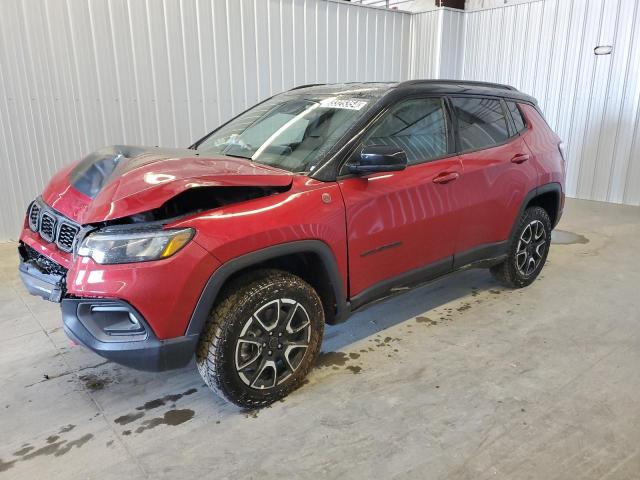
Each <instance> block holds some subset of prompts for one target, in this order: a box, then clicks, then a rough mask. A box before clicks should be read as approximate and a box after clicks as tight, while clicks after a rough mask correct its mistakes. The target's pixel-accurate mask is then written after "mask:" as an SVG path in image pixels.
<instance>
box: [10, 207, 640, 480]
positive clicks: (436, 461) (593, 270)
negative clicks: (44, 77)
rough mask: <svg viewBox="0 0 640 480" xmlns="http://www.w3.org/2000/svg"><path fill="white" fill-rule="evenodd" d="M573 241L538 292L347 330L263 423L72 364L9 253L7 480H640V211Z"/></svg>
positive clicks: (570, 217) (456, 304)
mask: <svg viewBox="0 0 640 480" xmlns="http://www.w3.org/2000/svg"><path fill="white" fill-rule="evenodd" d="M559 229H560V230H562V231H565V232H569V233H564V234H561V235H557V236H556V237H555V245H554V246H553V247H552V250H551V254H550V256H549V260H548V262H547V265H546V267H545V270H544V271H543V273H542V276H541V278H540V279H539V280H538V281H536V282H535V283H534V284H533V285H532V286H530V287H529V288H526V289H524V290H518V291H511V290H505V289H503V288H502V287H500V286H498V285H497V284H496V283H495V282H494V281H493V280H492V279H491V277H490V276H489V274H488V272H486V271H484V270H469V271H465V272H461V273H458V274H455V275H453V276H450V277H448V278H446V279H442V280H440V281H438V282H435V283H432V284H431V285H427V286H425V287H422V288H420V289H417V290H413V291H411V292H409V293H406V294H404V295H402V296H400V297H397V298H395V299H391V300H388V301H386V302H383V303H381V304H378V305H376V306H374V307H372V308H370V309H368V310H366V311H363V312H362V313H359V314H358V315H356V316H355V317H353V318H352V319H351V320H350V321H349V322H347V323H346V324H343V325H340V326H338V327H329V328H328V329H327V331H326V340H325V343H324V345H323V350H324V351H325V352H326V353H324V354H323V356H322V358H321V360H320V364H319V366H318V368H317V369H316V370H315V371H314V372H313V373H312V374H311V376H310V378H309V383H308V384H307V385H305V386H304V387H303V388H302V389H300V390H298V391H297V392H295V393H293V394H292V395H291V396H289V397H288V398H287V399H286V400H285V401H283V402H279V403H277V404H275V405H273V406H272V407H271V408H267V409H264V410H261V411H259V412H246V411H241V410H239V409H237V408H235V407H233V406H230V405H227V404H225V403H224V402H223V401H221V400H219V399H218V398H217V397H216V396H215V395H213V394H212V393H211V392H210V391H208V390H207V388H205V387H204V385H203V382H202V381H201V380H200V378H199V376H198V374H197V373H196V371H195V368H194V367H193V368H187V369H184V370H181V371H177V372H169V373H163V374H150V373H140V372H136V371H133V370H128V369H126V368H122V367H119V366H117V365H114V364H112V363H105V362H104V361H103V360H102V359H101V358H100V357H98V356H96V355H94V354H92V353H89V352H87V351H85V350H84V349H82V348H81V347H75V346H71V344H70V342H69V341H68V340H67V339H66V337H65V335H64V332H63V331H62V329H61V327H60V315H59V312H58V308H57V306H55V305H53V304H49V303H47V302H45V301H42V300H39V299H37V298H34V297H29V296H28V295H27V294H26V293H25V291H24V290H23V288H22V286H21V285H20V282H19V280H18V278H17V275H16V265H17V259H16V253H15V244H1V245H0V275H1V278H2V279H3V280H2V284H1V285H0V302H1V305H0V328H1V329H2V339H0V392H1V396H0V402H1V403H0V479H2V478H25V479H26V478H29V479H31V478H65V479H67V478H100V479H101V480H102V479H108V478H145V477H152V478H161V477H169V476H172V477H173V476H175V477H180V478H200V477H201V476H203V475H204V476H211V477H212V478H234V479H240V478H297V479H300V478H320V477H321V478H363V479H364V478H366V479H368V478H373V477H375V478H394V477H402V478H448V479H449V478H451V479H474V480H475V479H484V478H496V477H497V478H509V479H515V478H518V479H524V478H531V479H554V478H559V479H569V478H571V479H573V478H607V479H637V478H640V368H639V366H640V254H639V253H638V249H637V245H638V239H639V238H640V208H634V207H622V206H613V205H608V204H603V203H595V202H586V201H571V200H569V201H568V202H567V207H566V211H565V216H564V218H563V219H562V222H561V224H560V226H559ZM574 234H575V235H574ZM580 235H583V236H584V237H580ZM584 242H587V243H584Z"/></svg>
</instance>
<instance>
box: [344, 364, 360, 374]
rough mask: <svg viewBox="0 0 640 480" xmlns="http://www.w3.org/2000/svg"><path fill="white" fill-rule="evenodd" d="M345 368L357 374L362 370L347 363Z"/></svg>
mask: <svg viewBox="0 0 640 480" xmlns="http://www.w3.org/2000/svg"><path fill="white" fill-rule="evenodd" d="M347 370H351V372H353V374H354V375H357V374H358V373H360V372H361V371H362V367H359V366H357V365H349V366H348V367H347Z"/></svg>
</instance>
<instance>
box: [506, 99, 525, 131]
mask: <svg viewBox="0 0 640 480" xmlns="http://www.w3.org/2000/svg"><path fill="white" fill-rule="evenodd" d="M507 108H508V109H509V112H511V118H513V123H514V125H515V127H516V132H521V131H522V130H524V127H525V126H526V124H525V121H524V118H523V117H522V112H521V111H520V108H519V107H518V104H517V103H516V102H507Z"/></svg>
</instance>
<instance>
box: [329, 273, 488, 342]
mask: <svg viewBox="0 0 640 480" xmlns="http://www.w3.org/2000/svg"><path fill="white" fill-rule="evenodd" d="M496 288H500V286H499V284H498V283H497V282H496V281H495V280H494V279H493V277H491V275H490V274H489V271H488V270H486V269H468V270H462V271H459V272H456V273H453V274H451V275H447V276H445V277H441V278H439V279H437V280H434V281H432V282H429V283H426V284H424V285H422V286H420V287H417V288H414V289H411V290H407V291H405V292H402V293H398V294H397V295H395V296H393V297H388V298H386V299H384V300H382V301H379V302H377V303H375V304H372V305H371V306H369V307H365V308H363V309H362V310H360V311H358V312H356V313H355V314H354V315H353V316H352V317H351V318H349V319H348V320H347V321H346V322H345V323H342V324H339V325H335V326H328V327H327V328H326V330H325V337H324V342H323V344H322V351H323V352H329V351H339V350H342V349H345V348H348V347H349V345H351V344H353V343H356V342H358V341H360V340H363V339H365V338H367V337H369V336H371V335H374V334H376V333H378V332H380V331H382V330H385V329H387V328H389V327H392V326H394V325H398V324H400V323H402V322H405V321H408V320H410V319H412V318H414V317H416V316H418V315H423V314H424V315H429V312H430V311H432V310H434V309H437V308H439V307H441V306H443V305H446V304H448V303H449V302H452V301H455V300H460V299H463V298H465V297H471V296H472V294H473V292H482V291H485V290H490V289H496Z"/></svg>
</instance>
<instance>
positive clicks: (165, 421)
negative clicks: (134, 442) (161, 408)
mask: <svg viewBox="0 0 640 480" xmlns="http://www.w3.org/2000/svg"><path fill="white" fill-rule="evenodd" d="M194 415H195V412H194V411H193V410H191V409H188V408H185V409H181V410H169V411H167V412H165V413H164V415H163V416H162V417H156V418H152V419H150V420H145V421H144V422H142V425H141V426H139V427H138V428H136V433H142V432H144V431H145V430H151V429H152V428H156V427H157V426H159V425H169V426H171V427H175V426H178V425H181V424H183V423H185V422H188V421H189V420H191V419H192V418H193V416H194Z"/></svg>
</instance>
